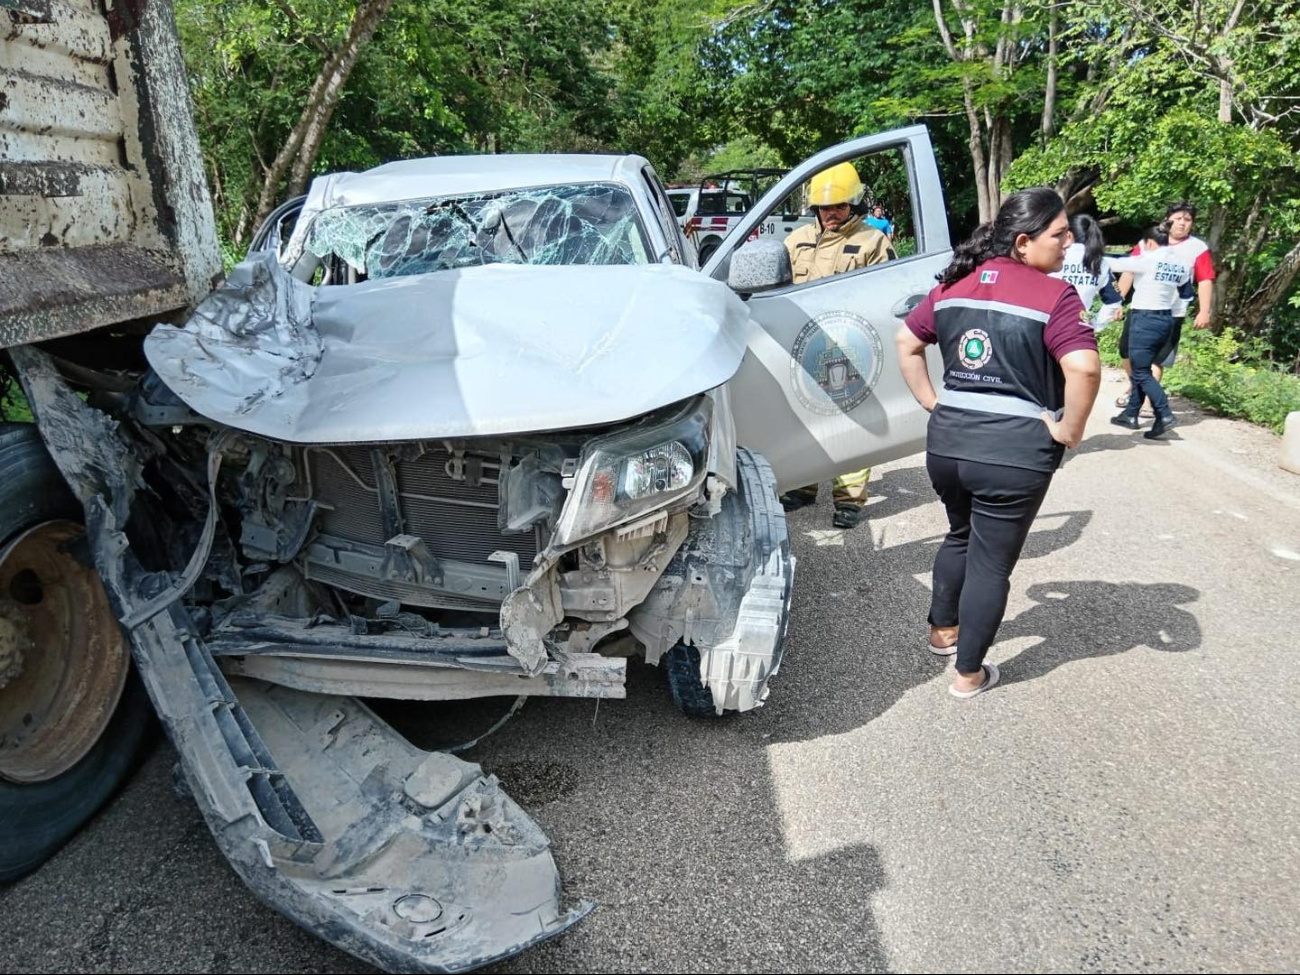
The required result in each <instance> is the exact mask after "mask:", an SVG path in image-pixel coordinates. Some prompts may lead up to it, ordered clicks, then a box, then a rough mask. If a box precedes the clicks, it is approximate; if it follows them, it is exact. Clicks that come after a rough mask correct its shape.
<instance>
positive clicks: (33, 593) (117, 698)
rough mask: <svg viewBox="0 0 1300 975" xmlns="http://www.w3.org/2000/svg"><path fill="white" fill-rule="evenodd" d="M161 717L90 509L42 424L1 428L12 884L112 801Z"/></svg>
mask: <svg viewBox="0 0 1300 975" xmlns="http://www.w3.org/2000/svg"><path fill="white" fill-rule="evenodd" d="M152 716H153V711H152V708H151V707H150V705H149V701H148V698H147V696H146V695H145V693H144V688H143V686H142V685H141V684H140V681H139V680H138V679H137V678H136V677H135V675H134V674H133V673H132V671H131V655H130V651H129V649H128V647H127V643H126V639H125V637H124V636H123V634H122V630H121V627H120V626H119V625H118V623H117V620H116V619H115V618H114V616H113V613H112V610H111V608H110V607H109V604H108V598H107V596H106V595H105V593H104V587H103V584H102V583H101V582H100V580H99V576H98V574H97V573H96V572H95V569H94V566H93V564H92V562H91V558H90V550H89V548H88V546H87V544H86V538H85V530H84V529H83V527H82V525H81V507H80V505H79V504H78V503H77V501H76V499H75V498H74V497H73V496H72V494H71V492H70V491H69V490H68V488H67V485H66V484H65V483H64V481H63V478H62V476H61V475H60V474H59V471H58V469H57V468H56V467H55V466H54V462H53V461H52V460H51V459H50V456H49V454H48V453H47V452H46V450H45V446H44V444H43V443H42V442H41V439H40V437H39V435H38V434H37V430H36V428H35V427H34V426H32V425H30V424H0V882H8V881H11V880H16V879H17V878H18V877H21V876H22V875H23V874H25V873H28V872H30V871H32V870H34V869H35V868H36V867H38V866H40V864H41V863H42V862H44V861H45V860H46V859H47V858H48V857H49V856H50V855H52V854H53V853H54V852H55V851H56V850H58V848H59V847H60V846H62V845H63V843H65V842H66V841H67V840H68V839H69V838H70V837H71V836H72V834H73V833H75V832H76V830H77V829H78V827H80V826H81V824H82V823H84V822H85V821H86V820H87V819H89V818H90V817H91V816H92V815H93V814H94V813H95V812H96V811H97V810H98V809H99V807H100V806H102V805H103V804H104V802H105V801H106V800H107V799H108V798H109V797H110V796H111V795H112V794H113V792H114V790H116V789H117V787H118V786H119V785H120V784H121V783H122V782H123V781H125V779H126V778H127V776H128V775H129V774H130V773H131V771H132V770H133V768H134V767H135V764H136V759H137V757H138V756H139V754H140V752H141V749H142V747H143V745H144V743H145V741H146V740H147V738H148V737H149V736H148V734H147V732H148V729H149V726H150V723H151V721H152Z"/></svg>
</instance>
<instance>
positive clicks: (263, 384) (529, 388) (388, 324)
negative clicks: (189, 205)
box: [145, 253, 748, 443]
mask: <svg viewBox="0 0 1300 975" xmlns="http://www.w3.org/2000/svg"><path fill="white" fill-rule="evenodd" d="M747 328H748V314H747V311H746V308H745V305H744V303H743V302H742V301H740V299H738V298H737V297H736V296H735V295H734V294H733V293H732V292H731V290H730V289H729V288H727V287H726V286H725V285H723V284H721V283H719V282H716V281H713V280H711V279H709V278H706V277H704V276H703V275H701V274H699V273H698V272H696V271H692V270H689V269H687V268H683V267H678V266H672V265H666V264H657V265H649V266H601V267H588V266H569V267H549V266H548V267H533V266H520V265H510V264H494V265H488V266H485V267H475V268H467V269H464V270H457V271H440V272H437V273H434V274H423V275H413V276H409V277H400V278H392V279H387V280H377V281H369V282H364V283H362V284H358V285H351V286H326V287H313V286H311V285H308V284H304V283H302V282H301V281H297V280H295V279H294V278H292V277H291V276H290V275H289V274H288V273H286V272H285V271H284V270H283V269H282V268H281V267H280V266H279V264H277V263H276V261H275V258H274V255H272V254H270V253H265V254H257V255H254V256H252V257H250V258H249V259H248V260H246V261H244V262H243V263H242V264H240V265H238V266H237V267H236V268H235V269H234V270H233V271H232V272H231V274H230V276H229V278H228V279H227V280H226V282H225V283H224V284H223V285H222V286H221V287H220V288H218V289H217V290H216V291H214V292H213V293H212V294H211V295H209V296H208V297H207V298H206V299H204V301H203V302H202V303H201V304H200V305H199V306H198V308H197V309H196V310H195V313H194V315H193V317H192V318H191V319H190V321H189V322H188V323H187V324H186V325H185V327H184V328H176V327H174V326H171V325H159V326H157V327H156V328H155V329H154V330H153V332H152V333H151V334H150V335H149V336H148V338H147V339H146V340H145V354H146V355H147V356H148V359H149V363H150V365H151V366H153V368H154V370H155V371H156V372H157V373H158V375H159V377H160V378H161V379H162V380H163V382H164V383H166V384H167V386H169V387H170V388H171V389H172V390H173V391H174V392H175V393H176V394H177V395H178V396H180V398H181V399H182V400H184V401H185V403H186V404H187V405H189V407H190V408H191V409H193V410H194V411H195V412H197V413H200V414H202V415H203V416H206V417H208V418H209V419H212V420H216V421H218V422H220V423H223V424H226V425H228V426H231V427H235V428H237V429H241V430H247V431H249V432H251V433H256V434H260V435H262V436H266V437H270V438H273V439H277V440H285V441H290V442H295V443H341V442H376V441H392V440H424V439H436V438H444V437H480V436H495V435H503V434H519V433H529V432H534V431H540V430H557V429H566V428H571V427H583V426H592V425H596V424H604V423H611V422H617V421H620V420H626V419H630V418H632V417H636V416H639V415H641V414H643V413H647V412H649V411H651V410H654V409H657V408H659V407H662V406H666V405H668V404H669V403H673V402H676V401H678V400H681V399H684V398H686V397H688V396H691V395H694V394H696V393H699V392H701V391H703V390H706V389H710V388H712V387H714V386H718V385H721V384H722V383H724V382H726V381H727V380H728V379H729V378H730V377H731V376H732V375H733V374H734V373H735V371H736V370H737V368H739V366H740V361H741V358H742V357H743V356H744V352H745V337H746V330H747Z"/></svg>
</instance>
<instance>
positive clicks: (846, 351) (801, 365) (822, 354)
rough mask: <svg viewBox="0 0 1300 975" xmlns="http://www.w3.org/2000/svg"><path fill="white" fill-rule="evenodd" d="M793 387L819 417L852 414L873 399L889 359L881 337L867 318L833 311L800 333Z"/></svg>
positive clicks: (792, 362) (794, 355)
mask: <svg viewBox="0 0 1300 975" xmlns="http://www.w3.org/2000/svg"><path fill="white" fill-rule="evenodd" d="M790 352H791V357H792V358H791V360H790V384H791V386H792V387H793V388H794V392H795V395H796V396H797V397H798V398H799V402H800V403H802V404H803V405H804V407H805V408H806V409H808V410H810V411H812V412H813V413H819V414H821V415H823V416H834V415H836V414H838V413H848V412H849V411H851V410H853V409H854V408H856V407H858V406H860V405H861V404H862V403H863V402H865V401H866V400H867V398H868V397H869V396H870V395H871V391H872V390H873V389H874V388H875V386H876V383H877V382H879V380H880V370H881V366H882V365H883V362H884V359H883V355H882V347H881V342H880V336H879V335H877V334H876V330H875V329H874V328H872V327H871V324H870V323H869V322H868V321H867V320H866V319H865V318H863V317H862V316H861V315H855V314H854V313H853V312H848V311H828V312H823V313H822V314H820V315H818V316H817V317H816V318H814V319H812V321H810V322H808V324H807V325H805V326H804V327H803V328H802V329H800V331H799V336H798V338H796V339H795V342H794V346H793V348H792V349H791V350H790Z"/></svg>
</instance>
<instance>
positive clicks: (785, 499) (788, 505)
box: [777, 489, 817, 511]
mask: <svg viewBox="0 0 1300 975" xmlns="http://www.w3.org/2000/svg"><path fill="white" fill-rule="evenodd" d="M777 500H779V501H780V502H781V507H782V508H784V509H785V510H786V511H798V510H799V509H800V508H806V507H808V505H810V504H816V503H817V492H816V491H813V492H812V493H811V494H809V493H808V492H807V491H800V490H798V489H796V490H794V491H787V492H786V493H785V494H783V495H781V497H780V498H778V499H777Z"/></svg>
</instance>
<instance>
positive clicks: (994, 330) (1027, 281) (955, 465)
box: [898, 187, 1101, 698]
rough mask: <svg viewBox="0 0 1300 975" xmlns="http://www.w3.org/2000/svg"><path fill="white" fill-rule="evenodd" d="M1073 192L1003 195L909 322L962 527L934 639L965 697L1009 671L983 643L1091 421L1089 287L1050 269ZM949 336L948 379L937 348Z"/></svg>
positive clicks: (955, 533) (1096, 371)
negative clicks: (1067, 456) (1078, 287)
mask: <svg viewBox="0 0 1300 975" xmlns="http://www.w3.org/2000/svg"><path fill="white" fill-rule="evenodd" d="M1071 241H1072V238H1071V236H1070V226H1069V221H1068V220H1067V219H1066V214H1065V207H1064V205H1063V204H1062V203H1061V198H1060V197H1059V196H1057V195H1056V193H1055V192H1054V191H1053V190H1050V189H1048V188H1046V187H1039V188H1035V189H1030V190H1022V191H1021V192H1019V193H1015V194H1013V195H1012V196H1010V197H1008V198H1007V199H1006V200H1005V201H1003V203H1002V209H1001V210H1000V211H999V212H998V215H997V218H996V219H995V220H994V221H993V222H992V223H988V224H983V225H981V226H980V227H979V229H977V230H976V231H975V233H974V234H973V235H972V236H971V238H970V239H969V240H968V241H966V242H965V243H963V244H961V245H960V246H959V247H957V249H956V250H955V251H954V253H953V258H952V263H951V264H949V265H948V267H947V269H946V270H945V271H944V272H943V273H942V274H941V275H939V284H938V286H936V287H935V288H934V290H933V291H931V292H930V294H929V295H927V296H926V298H925V300H924V301H922V302H921V303H920V304H919V305H917V306H916V308H915V309H914V310H913V311H912V313H911V314H909V315H908V316H907V321H906V324H905V325H904V326H903V327H902V328H901V329H900V330H899V333H898V352H899V366H900V368H901V369H902V372H903V378H904V380H906V382H907V385H908V387H909V388H910V389H911V390H912V395H914V396H915V397H916V399H917V401H918V402H919V403H920V404H921V405H922V406H923V407H925V408H926V409H927V410H929V411H930V424H929V429H928V436H927V443H926V467H927V469H928V470H929V473H930V481H931V483H932V484H933V485H934V489H935V491H936V492H938V494H939V497H940V499H941V500H942V501H943V503H944V506H945V507H946V508H947V509H948V523H949V526H950V530H949V532H948V537H947V538H946V539H945V540H944V543H943V545H942V546H941V547H940V549H939V553H938V555H936V556H935V560H934V584H933V597H932V599H931V603H930V649H931V650H932V651H933V652H934V653H936V654H943V655H951V654H956V656H957V678H956V680H955V681H954V682H953V684H952V687H951V688H950V690H951V691H952V693H953V695H955V696H956V697H962V698H967V697H974V696H975V695H977V694H979V693H981V692H982V691H985V690H988V689H989V688H990V687H992V686H993V685H994V684H996V683H997V682H998V677H999V674H998V669H997V666H996V665H994V664H991V663H985V662H984V656H985V654H987V653H988V649H989V647H990V646H991V645H992V643H993V639H994V637H995V636H996V635H997V631H998V627H999V626H1000V625H1001V623H1002V614H1003V612H1005V610H1006V607H1007V593H1008V591H1009V590H1010V577H1011V570H1012V569H1014V568H1015V565H1016V561H1017V559H1019V558H1020V550H1021V548H1022V547H1023V545H1024V543H1025V538H1026V536H1027V535H1028V534H1029V527H1030V525H1031V524H1032V523H1033V520H1034V516H1035V515H1036V514H1037V513H1038V508H1039V506H1040V505H1041V504H1042V503H1043V497H1044V495H1045V494H1046V493H1047V487H1048V485H1049V484H1050V483H1051V480H1052V473H1053V472H1054V471H1055V470H1056V469H1057V468H1058V467H1059V466H1060V465H1061V460H1062V458H1063V455H1064V452H1065V448H1066V447H1075V446H1077V445H1078V443H1079V441H1080V440H1081V439H1083V428H1084V424H1085V423H1086V422H1087V419H1088V413H1089V411H1090V410H1091V409H1092V403H1093V400H1094V399H1095V398H1096V396H1097V387H1098V385H1099V383H1100V380H1101V362H1100V359H1099V358H1098V356H1097V340H1096V337H1095V336H1094V333H1093V331H1092V328H1091V326H1090V325H1089V323H1088V316H1087V312H1086V310H1085V309H1084V307H1083V303H1082V302H1081V301H1080V300H1079V294H1078V292H1077V291H1075V290H1074V287H1073V286H1072V285H1070V284H1069V283H1068V282H1066V281H1062V280H1060V279H1058V278H1052V277H1049V276H1048V275H1050V274H1051V273H1052V272H1053V271H1059V270H1060V269H1061V262H1062V260H1063V259H1064V257H1065V251H1066V248H1068V247H1069V246H1070V243H1071ZM935 344H937V345H938V346H939V350H940V352H941V353H942V355H943V366H944V369H943V389H942V390H940V391H939V392H938V393H936V392H935V390H934V386H933V385H932V384H931V383H930V376H929V373H928V371H927V369H926V363H925V350H926V346H928V345H935Z"/></svg>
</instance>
